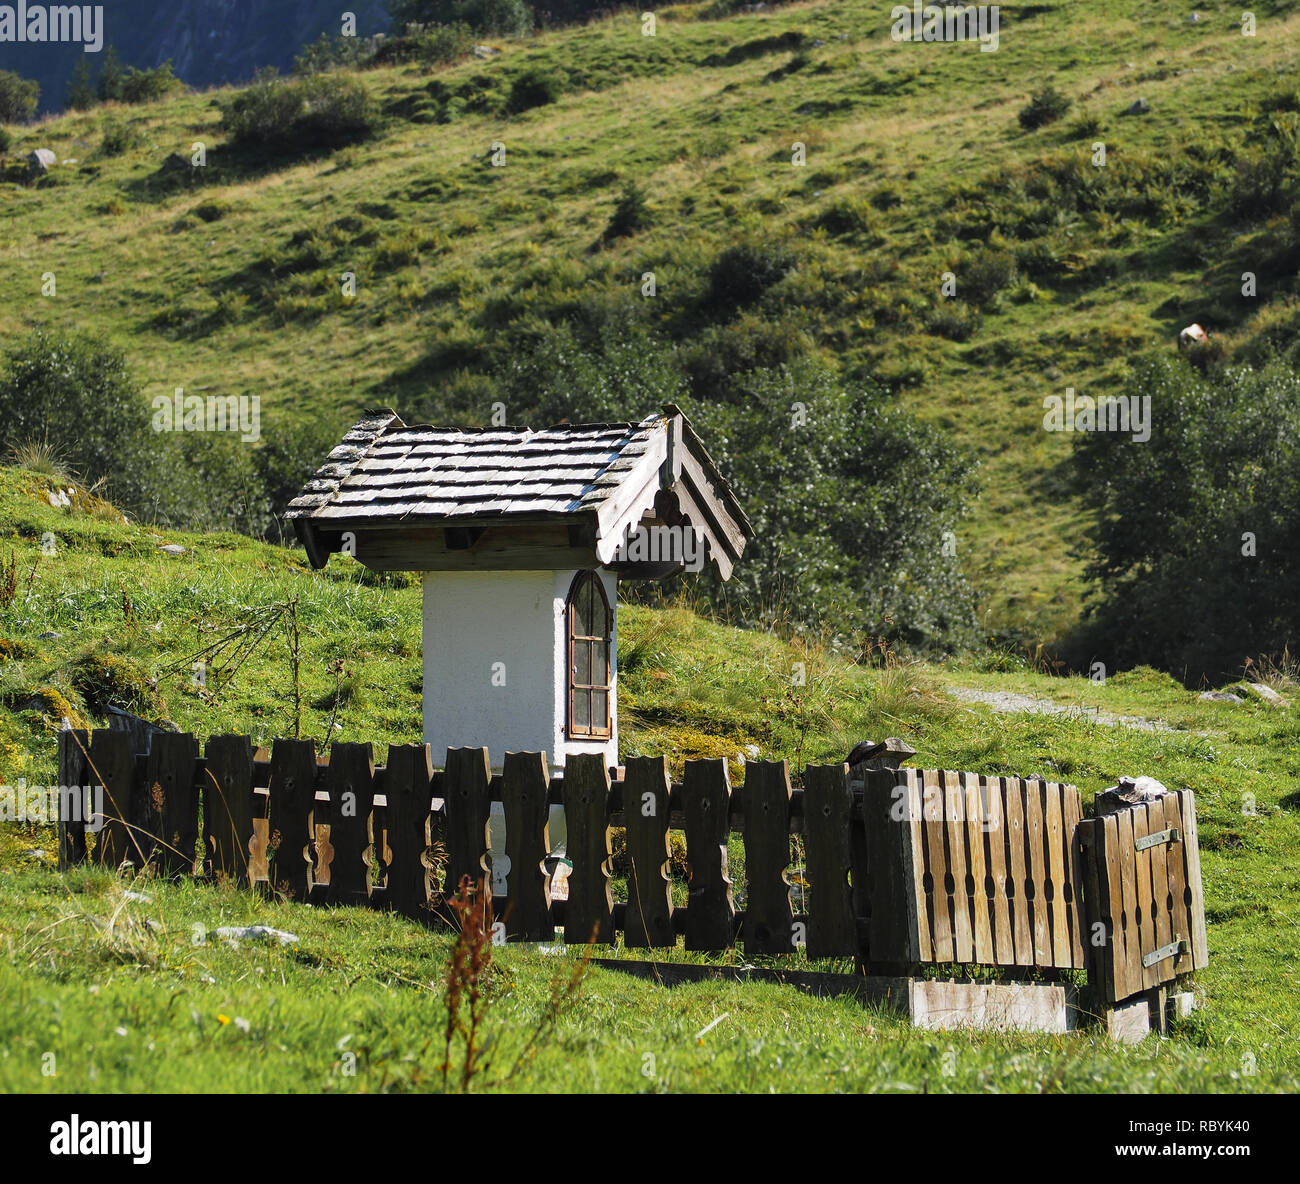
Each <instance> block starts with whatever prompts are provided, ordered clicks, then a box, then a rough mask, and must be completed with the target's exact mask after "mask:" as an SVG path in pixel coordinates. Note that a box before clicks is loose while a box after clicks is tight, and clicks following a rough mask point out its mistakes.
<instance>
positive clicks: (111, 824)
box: [90, 728, 144, 867]
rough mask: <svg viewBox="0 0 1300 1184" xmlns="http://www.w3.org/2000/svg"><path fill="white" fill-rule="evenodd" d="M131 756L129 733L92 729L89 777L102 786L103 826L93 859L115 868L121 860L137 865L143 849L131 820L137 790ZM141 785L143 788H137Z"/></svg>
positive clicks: (137, 810)
mask: <svg viewBox="0 0 1300 1184" xmlns="http://www.w3.org/2000/svg"><path fill="white" fill-rule="evenodd" d="M134 772H135V758H134V755H133V754H132V752H131V736H130V733H128V732H120V731H116V730H113V729H109V728H96V729H95V730H94V732H93V733H92V734H91V737H90V776H91V780H92V782H93V783H94V784H95V785H101V786H103V798H104V825H103V829H102V830H100V832H99V834H98V837H97V842H96V846H95V862H96V863H102V864H105V865H106V866H108V867H118V866H119V865H120V864H121V863H122V862H123V861H124V860H125V861H128V862H130V863H132V864H134V865H135V866H137V867H139V866H140V865H141V864H142V863H143V862H144V859H143V852H142V847H141V842H140V839H139V836H138V834H137V833H136V832H135V821H136V819H138V818H139V815H140V811H139V809H138V808H137V806H136V801H137V799H138V797H139V790H137V789H136V787H135V785H134V781H135V778H134ZM141 788H143V787H141Z"/></svg>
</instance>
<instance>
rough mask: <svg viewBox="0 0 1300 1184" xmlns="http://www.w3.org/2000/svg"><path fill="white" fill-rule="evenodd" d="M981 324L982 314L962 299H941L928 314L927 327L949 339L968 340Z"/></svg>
mask: <svg viewBox="0 0 1300 1184" xmlns="http://www.w3.org/2000/svg"><path fill="white" fill-rule="evenodd" d="M979 325H980V314H979V311H978V310H977V309H974V308H972V307H971V306H970V305H969V304H967V303H965V301H962V300H941V301H940V302H939V303H938V304H937V305H936V306H935V307H934V308H933V309H932V310H931V311H930V313H929V314H928V315H927V316H926V318H925V327H926V329H927V330H928V331H929V332H931V333H933V334H935V335H936V336H937V337H946V338H948V340H949V341H967V340H969V338H970V337H971V336H972V335H973V334H974V332H975V330H976V329H978V328H979Z"/></svg>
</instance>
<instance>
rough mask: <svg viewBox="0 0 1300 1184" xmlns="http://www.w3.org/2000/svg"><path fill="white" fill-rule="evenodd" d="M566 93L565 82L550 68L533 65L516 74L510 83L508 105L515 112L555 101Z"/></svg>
mask: <svg viewBox="0 0 1300 1184" xmlns="http://www.w3.org/2000/svg"><path fill="white" fill-rule="evenodd" d="M563 93H564V84H563V82H562V81H561V80H560V78H559V76H558V75H556V74H554V73H552V72H551V71H550V70H544V69H542V68H541V67H538V66H533V67H531V68H529V69H527V70H525V71H524V72H523V73H522V74H519V75H518V76H516V78H515V80H514V82H512V83H511V84H510V96H509V98H508V99H507V100H506V105H507V107H508V108H509V109H510V110H511V111H512V112H515V113H518V112H520V111H528V110H531V109H532V108H533V107H544V106H546V104H547V103H554V102H555V100H556V99H558V98H559V97H560V95H561V94H563Z"/></svg>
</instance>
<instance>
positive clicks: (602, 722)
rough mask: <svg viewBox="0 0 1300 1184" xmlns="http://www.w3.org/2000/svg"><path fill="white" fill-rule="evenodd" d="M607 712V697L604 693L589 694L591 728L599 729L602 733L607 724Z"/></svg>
mask: <svg viewBox="0 0 1300 1184" xmlns="http://www.w3.org/2000/svg"><path fill="white" fill-rule="evenodd" d="M608 711H609V695H608V694H607V693H606V692H605V691H592V692H591V726H592V727H593V728H600V729H601V730H602V731H603V730H604V729H605V727H606V724H607V722H608V721H607V712H608Z"/></svg>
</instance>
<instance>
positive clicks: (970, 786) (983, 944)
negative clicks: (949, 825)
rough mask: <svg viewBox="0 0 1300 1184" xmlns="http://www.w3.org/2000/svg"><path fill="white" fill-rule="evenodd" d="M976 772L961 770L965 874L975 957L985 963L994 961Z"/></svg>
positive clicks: (982, 815)
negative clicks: (964, 825)
mask: <svg viewBox="0 0 1300 1184" xmlns="http://www.w3.org/2000/svg"><path fill="white" fill-rule="evenodd" d="M980 780H981V778H980V775H979V774H978V773H963V774H962V781H963V782H964V787H963V793H964V801H965V817H966V828H965V829H966V834H965V843H966V868H967V872H966V875H967V877H968V883H969V893H970V899H971V908H972V918H971V920H972V926H971V929H972V933H973V935H974V942H975V961H976V962H983V963H985V964H987V963H990V962H992V961H994V958H995V953H994V949H993V917H992V912H993V909H992V904H993V901H992V894H991V893H990V891H989V883H990V882H989V877H988V869H987V866H986V864H985V861H984V824H985V809H984V793H983V792H981V787H980Z"/></svg>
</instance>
